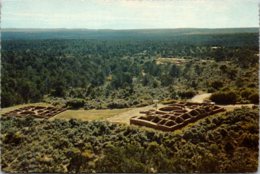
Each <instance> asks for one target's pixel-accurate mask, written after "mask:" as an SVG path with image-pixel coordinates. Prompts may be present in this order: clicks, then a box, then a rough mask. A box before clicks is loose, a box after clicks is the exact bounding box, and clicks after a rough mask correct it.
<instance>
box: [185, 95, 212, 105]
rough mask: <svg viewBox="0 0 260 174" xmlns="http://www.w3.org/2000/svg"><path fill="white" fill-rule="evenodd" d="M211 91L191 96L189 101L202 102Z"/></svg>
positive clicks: (207, 97)
mask: <svg viewBox="0 0 260 174" xmlns="http://www.w3.org/2000/svg"><path fill="white" fill-rule="evenodd" d="M210 96H211V93H204V94H197V95H195V96H194V97H192V98H191V99H190V100H189V101H190V102H196V103H203V101H204V100H206V99H209V97H210Z"/></svg>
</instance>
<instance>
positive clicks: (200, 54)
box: [1, 30, 258, 109]
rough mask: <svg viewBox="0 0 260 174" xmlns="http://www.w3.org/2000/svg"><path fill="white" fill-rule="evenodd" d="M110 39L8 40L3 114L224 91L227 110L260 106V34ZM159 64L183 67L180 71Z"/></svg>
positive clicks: (120, 105) (126, 104)
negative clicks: (37, 105) (24, 107)
mask: <svg viewBox="0 0 260 174" xmlns="http://www.w3.org/2000/svg"><path fill="white" fill-rule="evenodd" d="M157 32H158V31H157ZM93 33H95V32H93ZM161 33H163V30H162V31H161ZM44 34H46V35H47V34H49V32H46V33H43V34H42V35H43V36H45V35H44ZM96 34H97V33H96ZM109 34H110V33H106V35H105V34H104V35H105V36H107V35H108V36H110V35H109ZM20 35H21V34H20ZM93 35H94V34H93ZM132 35H133V33H132ZM164 35H165V34H164ZM169 35H170V34H169ZM7 36H8V35H7ZM7 36H5V33H3V38H5V37H7ZM25 36H26V35H25ZM105 36H104V38H103V39H99V38H98V39H72V38H71V39H60V38H59V39H40V40H39V39H38V38H39V37H36V38H35V39H33V40H30V39H27V40H10V39H6V40H3V41H2V83H1V84H2V100H1V103H2V107H8V106H12V105H16V104H22V103H31V102H39V101H46V102H50V103H53V104H56V105H63V106H68V107H84V108H86V109H91V108H96V109H101V108H123V107H131V106H142V105H147V104H150V103H151V101H152V100H154V99H156V100H157V99H159V100H160V99H165V98H174V99H178V98H181V99H185V98H190V97H192V96H193V95H195V94H196V92H197V91H206V92H215V91H221V92H222V93H221V94H217V95H218V96H217V97H219V96H220V97H221V95H222V96H223V95H224V96H225V92H227V93H230V92H231V93H232V94H233V93H235V96H234V97H233V98H232V99H230V101H226V102H224V103H236V102H238V103H241V102H242V103H247V102H250V103H252V102H253V103H258V100H257V99H256V98H257V95H258V90H257V89H258V75H257V74H258V55H257V54H258V39H257V36H258V34H257V33H240V34H237V33H235V34H234V33H231V34H230V33H229V34H225V33H222V34H208V35H207V34H205V35H201V34H197V35H196V34H195V35H188V34H185V35H177V36H175V37H172V38H171V37H169V39H166V38H165V36H161V39H159V38H158V37H159V36H160V35H159V34H157V35H156V36H157V38H156V39H155V38H153V37H152V36H153V35H152V34H151V38H150V39H148V38H147V37H143V38H142V37H141V38H139V39H137V40H133V39H130V38H131V37H130V38H129V40H126V38H125V36H124V37H122V38H120V36H121V35H120V34H118V35H116V36H117V37H115V38H114V39H113V40H112V39H105V38H106V37H105ZM108 36H107V37H108ZM112 36H113V35H112ZM112 36H111V37H112ZM137 36H138V35H137ZM170 36H171V35H170ZM93 37H94V36H93ZM160 58H163V59H164V60H165V59H172V58H179V59H184V60H185V62H184V63H182V64H180V65H176V64H174V63H167V62H166V63H165V62H160ZM245 91H246V92H247V93H249V95H243V93H246V92H245ZM223 92H224V94H223ZM231 96H233V95H231ZM249 96H250V97H249ZM222 98H223V97H222ZM220 100H221V99H220ZM218 101H219V99H218V98H217V99H216V100H215V102H218ZM220 103H221V101H220Z"/></svg>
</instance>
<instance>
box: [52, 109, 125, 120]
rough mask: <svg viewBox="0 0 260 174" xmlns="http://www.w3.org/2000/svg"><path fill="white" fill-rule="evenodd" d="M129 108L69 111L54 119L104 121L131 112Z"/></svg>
mask: <svg viewBox="0 0 260 174" xmlns="http://www.w3.org/2000/svg"><path fill="white" fill-rule="evenodd" d="M129 110H130V109H129V108H125V109H101V110H94V109H93V110H83V109H79V110H67V111H65V112H62V113H60V114H58V115H56V116H54V117H52V118H50V120H53V119H65V120H69V119H71V118H76V119H80V120H83V121H87V120H104V119H107V118H110V117H113V116H115V115H117V114H121V113H123V112H126V111H129Z"/></svg>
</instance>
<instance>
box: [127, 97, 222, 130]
mask: <svg viewBox="0 0 260 174" xmlns="http://www.w3.org/2000/svg"><path fill="white" fill-rule="evenodd" d="M223 111H225V109H224V108H221V107H219V106H216V105H213V104H208V103H191V102H177V103H174V104H170V105H167V106H164V107H162V108H159V109H158V110H154V109H153V110H149V111H142V112H140V113H142V114H144V115H143V116H140V117H132V118H131V119H130V124H134V125H139V126H146V127H150V128H153V129H158V130H162V131H174V130H177V129H180V128H182V127H184V126H186V125H187V124H189V123H193V122H195V121H197V120H199V119H201V118H204V117H206V116H209V115H213V114H216V113H219V112H223Z"/></svg>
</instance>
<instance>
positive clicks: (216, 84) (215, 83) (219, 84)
mask: <svg viewBox="0 0 260 174" xmlns="http://www.w3.org/2000/svg"><path fill="white" fill-rule="evenodd" d="M211 86H212V87H213V88H214V89H220V88H222V87H223V82H222V81H220V80H215V81H213V82H211Z"/></svg>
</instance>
